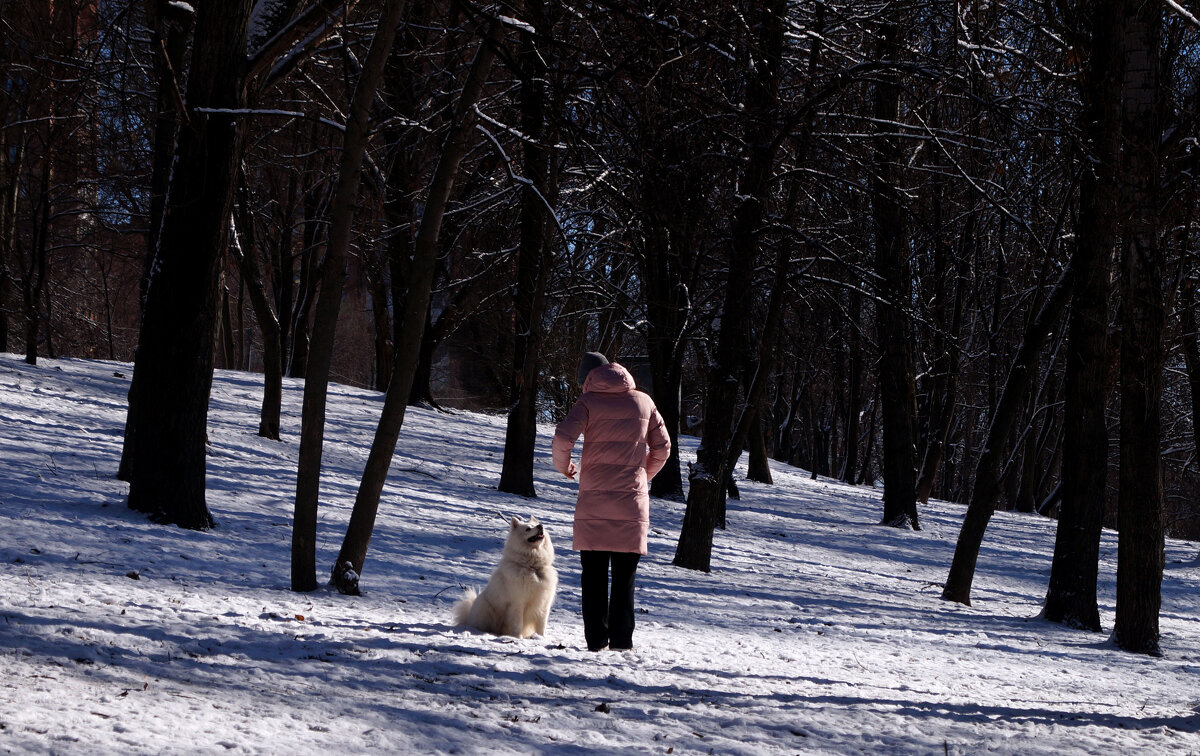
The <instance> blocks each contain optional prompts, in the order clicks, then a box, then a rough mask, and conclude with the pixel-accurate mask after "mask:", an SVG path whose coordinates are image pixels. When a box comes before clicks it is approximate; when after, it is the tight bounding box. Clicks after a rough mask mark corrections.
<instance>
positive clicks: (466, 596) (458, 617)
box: [454, 588, 478, 625]
mask: <svg viewBox="0 0 1200 756" xmlns="http://www.w3.org/2000/svg"><path fill="white" fill-rule="evenodd" d="M477 595H478V593H477V592H476V591H475V589H474V588H467V589H466V590H464V591H463V597H462V598H460V599H459V600H458V601H456V602H454V624H456V625H465V624H467V617H469V616H471V606H472V605H474V604H475V597H476V596H477Z"/></svg>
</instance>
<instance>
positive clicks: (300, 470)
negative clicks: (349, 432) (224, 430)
mask: <svg viewBox="0 0 1200 756" xmlns="http://www.w3.org/2000/svg"><path fill="white" fill-rule="evenodd" d="M404 5H405V0H387V2H386V3H385V5H384V8H383V11H382V13H381V14H380V17H379V24H378V26H377V27H376V30H375V36H374V37H373V38H372V39H371V47H370V50H369V51H368V52H367V59H366V62H365V63H364V64H363V68H362V72H361V73H360V74H359V78H358V83H357V84H356V85H355V87H354V95H353V98H352V101H351V105H350V113H349V118H348V120H347V122H346V133H345V137H344V141H343V146H342V157H341V164H340V166H339V169H338V178H337V187H336V189H335V190H334V195H333V205H332V207H331V209H330V231H329V243H328V245H327V248H326V252H325V262H324V266H325V267H324V270H323V271H322V277H321V293H320V295H319V296H318V297H317V304H316V308H317V309H316V321H315V322H314V323H313V330H312V342H311V344H310V351H309V355H308V365H307V373H306V378H305V382H304V408H303V415H302V418H301V429H300V454H299V462H298V463H297V469H296V501H295V514H294V516H293V520H292V590H293V591H311V590H315V589H316V588H317V578H316V548H317V505H318V500H319V498H320V483H321V456H322V451H323V442H324V438H325V404H326V391H327V390H328V387H329V369H330V363H331V362H332V358H333V340H334V334H335V332H336V331H337V320H338V312H339V311H340V309H341V303H342V285H343V283H344V282H345V277H346V271H345V267H346V256H347V252H348V250H349V247H350V239H351V235H352V233H353V225H354V206H355V202H356V200H357V199H358V187H359V184H360V182H361V179H362V164H363V155H364V153H365V152H366V147H367V139H368V137H369V135H370V134H369V129H368V121H369V118H370V114H371V107H372V105H373V104H374V100H375V91H376V89H377V88H378V86H379V80H380V79H381V78H382V76H383V66H384V64H385V63H386V62H387V57H388V54H389V52H390V50H391V47H392V41H393V40H394V39H395V36H396V26H397V24H398V23H399V21H400V16H401V13H402V12H403V10H404Z"/></svg>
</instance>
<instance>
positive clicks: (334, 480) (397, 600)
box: [0, 355, 1200, 756]
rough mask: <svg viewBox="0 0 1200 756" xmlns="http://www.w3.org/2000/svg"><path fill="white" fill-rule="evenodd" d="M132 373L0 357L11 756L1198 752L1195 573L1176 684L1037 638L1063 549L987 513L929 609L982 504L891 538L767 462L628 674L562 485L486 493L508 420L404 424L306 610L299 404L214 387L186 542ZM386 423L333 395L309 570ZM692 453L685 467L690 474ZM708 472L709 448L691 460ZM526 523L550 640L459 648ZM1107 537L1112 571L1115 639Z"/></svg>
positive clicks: (1105, 643) (1108, 597)
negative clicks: (140, 496) (131, 476)
mask: <svg viewBox="0 0 1200 756" xmlns="http://www.w3.org/2000/svg"><path fill="white" fill-rule="evenodd" d="M130 374H131V368H130V367H129V366H128V365H124V364H118V363H109V362H94V361H77V360H62V361H51V360H43V361H42V362H41V363H40V364H39V366H38V367H36V368H30V367H28V366H26V365H25V364H24V363H22V362H21V361H20V360H19V358H18V357H16V356H13V355H0V470H2V474H0V616H2V618H3V620H2V622H0V668H2V671H0V750H2V751H4V752H12V753H27V752H32V753H115V752H121V753H193V752H199V753H204V752H208V753H225V752H234V753H237V752H250V753H258V752H264V753H317V752H326V753H360V752H396V753H407V752H416V753H522V754H524V753H554V754H559V753H563V754H591V753H595V754H607V753H629V752H635V753H664V754H669V753H675V754H683V753H718V754H730V753H736V754H774V753H814V754H851V753H898V754H907V753H914V754H976V753H995V754H1022V755H1023V756H1028V755H1029V754H1062V753H1093V754H1104V755H1105V756H1110V755H1111V754H1116V753H1119V754H1133V753H1147V754H1149V753H1153V754H1200V591H1198V589H1200V556H1198V549H1200V547H1198V546H1197V544H1195V543H1186V542H1176V541H1172V542H1169V543H1168V544H1167V569H1166V574H1165V576H1164V585H1163V607H1162V631H1163V647H1164V650H1165V652H1166V656H1165V658H1160V659H1154V658H1146V657H1142V656H1134V655H1130V654H1126V653H1124V652H1122V651H1120V650H1118V649H1116V648H1115V647H1114V646H1113V645H1112V644H1111V643H1110V642H1109V640H1108V637H1107V635H1106V634H1094V633H1085V632H1080V631H1076V630H1070V629H1066V628H1063V627H1060V626H1058V625H1055V624H1051V623H1047V622H1044V621H1042V620H1040V619H1039V618H1038V616H1037V615H1038V611H1039V608H1040V603H1041V599H1042V596H1043V595H1044V592H1045V585H1046V579H1047V574H1048V570H1049V566H1050V555H1051V551H1052V547H1053V539H1054V523H1053V522H1051V521H1048V520H1044V519H1041V518H1038V517H1035V516H1027V515H1014V514H1004V513H1001V514H998V515H997V516H996V517H995V519H994V520H993V522H992V525H991V528H990V529H989V531H988V535H987V540H986V542H985V547H984V550H983V553H982V554H981V556H980V562H979V571H978V575H977V577H976V580H975V590H974V599H975V606H974V607H971V608H968V607H963V606H959V605H956V604H949V603H946V602H943V601H941V600H940V598H939V593H940V587H939V583H940V582H941V581H942V580H943V579H944V578H945V574H946V570H947V568H948V565H949V563H950V557H951V554H952V552H953V548H954V541H955V538H956V537H957V533H958V525H959V522H960V520H961V517H962V513H963V509H962V508H961V507H959V506H954V505H947V504H942V503H931V504H930V505H929V506H928V507H925V508H924V509H923V511H922V515H923V518H924V520H923V524H924V526H925V530H923V531H921V532H915V533H914V532H902V531H897V530H893V529H890V528H885V527H880V526H878V525H877V524H876V523H877V521H878V520H879V518H880V513H881V511H882V508H881V504H880V497H879V492H878V491H875V490H870V489H860V488H851V487H847V486H844V485H840V484H837V483H833V482H830V481H828V480H817V481H813V480H810V479H809V476H808V475H807V473H805V472H804V471H801V470H796V469H791V468H788V467H784V466H776V467H775V468H774V474H775V478H776V484H775V485H774V486H762V485H757V484H751V483H742V484H741V488H742V500H741V501H740V502H731V509H730V513H729V529H728V530H727V531H722V532H718V533H717V537H716V542H715V546H714V560H713V571H712V573H711V574H703V573H697V572H691V571H686V570H681V569H678V568H675V567H673V566H672V565H671V558H672V556H673V555H674V548H675V540H676V537H677V535H678V531H679V524H680V521H681V519H682V515H683V505H682V504H679V503H674V502H666V501H655V502H654V503H653V508H652V519H653V523H652V535H651V545H650V549H651V554H650V556H649V557H647V558H645V559H644V560H643V562H642V567H641V569H640V570H639V585H638V594H637V602H638V606H639V609H640V612H641V613H640V614H639V617H638V622H639V624H638V629H637V632H636V634H635V638H634V641H635V644H636V649H635V650H634V651H632V652H602V653H598V654H594V653H589V652H588V651H586V650H585V649H584V647H583V632H582V622H581V620H580V617H579V612H578V604H579V595H578V577H579V571H578V563H577V560H576V558H575V557H574V554H573V553H572V552H571V551H570V523H571V509H572V505H573V496H574V489H573V486H574V484H573V483H572V482H570V481H568V480H566V479H565V478H562V477H560V476H557V474H556V473H554V471H553V469H552V468H551V466H550V463H549V448H548V442H549V437H550V432H551V429H550V428H545V429H543V433H542V437H541V439H540V444H539V447H538V465H537V485H538V493H539V498H537V499H535V500H526V499H522V498H519V497H513V496H508V495H504V494H500V493H498V492H497V491H496V488H495V486H496V482H497V480H498V479H499V471H500V462H501V459H502V446H503V439H504V423H503V420H502V419H501V418H497V417H489V416H485V415H478V414H469V413H458V414H439V413H435V412H431V411H422V410H414V411H410V413H409V415H408V419H407V421H406V424H405V428H404V431H403V433H402V434H401V439H400V446H399V450H398V452H397V455H396V458H395V460H394V463H393V467H392V475H391V478H390V481H389V484H388V486H387V488H386V489H385V491H384V497H383V504H382V506H381V510H380V514H379V520H378V523H377V526H376V529H375V536H374V539H373V541H372V544H371V552H370V554H369V555H368V561H367V564H366V567H365V569H364V574H363V589H364V592H365V593H364V595H363V596H361V597H355V598H351V597H345V596H340V595H338V594H337V593H336V592H331V591H330V590H327V589H325V590H320V591H317V592H315V593H311V594H297V593H292V592H291V591H289V590H288V575H289V544H290V537H291V528H290V517H291V507H292V496H293V491H294V476H295V459H296V446H297V436H298V432H299V406H300V399H301V389H300V387H299V385H298V384H295V383H289V384H288V385H287V387H286V395H285V410H284V423H285V425H284V436H285V439H284V441H283V442H272V441H267V440H264V439H260V438H258V437H257V436H256V435H255V429H256V428H257V424H258V423H257V411H258V406H259V401H260V396H261V389H260V384H259V379H258V377H257V376H253V375H247V374H241V373H219V374H218V376H217V379H216V384H215V387H214V392H213V401H212V411H211V415H210V426H209V439H210V442H211V446H210V450H209V451H210V453H209V458H208V470H209V495H208V501H209V506H210V508H211V510H212V512H213V515H214V516H215V518H216V520H217V523H218V527H217V529H216V530H214V531H212V532H208V533H195V532H189V531H183V530H180V529H178V528H174V527H163V526H159V525H154V524H151V523H149V522H148V521H146V520H145V519H144V518H143V517H142V516H141V515H139V514H137V513H134V512H132V511H130V510H128V509H127V508H126V507H125V506H124V495H125V486H124V484H122V483H120V482H119V481H117V480H116V479H115V478H114V477H113V474H114V472H115V469H116V465H117V461H118V457H119V453H120V444H121V434H122V425H123V422H124V406H125V393H126V391H127V389H128V382H129V376H130ZM380 404H381V400H380V397H379V395H377V394H374V393H372V392H369V391H365V390H358V389H351V388H345V387H340V386H334V387H331V396H330V405H329V412H330V415H329V422H328V425H327V433H326V439H327V441H326V451H325V461H326V462H325V473H324V477H323V480H322V485H323V494H322V510H321V515H320V530H319V553H318V560H319V562H320V565H321V570H322V571H324V570H325V569H326V568H327V565H328V564H329V563H330V562H331V561H332V559H333V557H334V555H335V554H336V551H337V548H338V546H339V545H340V542H341V537H342V534H343V532H344V526H345V523H346V520H347V517H348V514H349V507H350V505H351V503H352V501H353V497H354V492H355V490H356V487H357V479H358V475H359V473H360V470H361V466H362V464H363V462H364V460H365V458H366V454H367V450H368V446H369V444H370V442H371V437H372V434H373V431H374V423H375V420H376V417H377V414H378V410H379V407H380ZM688 451H689V453H690V448H689V450H688ZM685 456H690V454H685ZM497 512H504V513H510V514H519V515H522V516H524V515H526V514H529V513H533V514H536V515H537V516H538V517H539V518H540V519H542V520H543V521H544V522H546V523H547V527H548V529H549V532H550V533H551V535H552V537H553V538H554V540H555V542H556V545H557V548H558V557H559V559H558V566H559V572H560V581H561V586H560V590H559V595H558V601H557V603H556V605H555V607H554V610H553V612H552V613H551V619H550V625H549V629H548V632H547V637H545V638H533V639H529V640H515V639H511V638H494V637H491V636H485V635H479V634H474V633H471V632H465V631H462V630H459V629H456V628H454V627H452V626H451V625H450V619H449V614H450V607H451V605H452V603H453V601H454V599H456V598H457V596H458V595H459V593H460V586H463V585H482V584H483V583H484V582H485V581H486V579H487V576H488V574H489V572H490V570H491V567H492V565H493V564H494V563H495V560H496V558H497V555H498V552H499V547H500V544H501V538H502V536H503V533H504V527H505V526H504V523H503V522H501V520H500V519H499V517H498V515H497ZM1115 560H1116V539H1115V537H1114V535H1113V534H1112V533H1105V536H1104V542H1103V545H1102V566H1101V570H1102V575H1101V580H1102V585H1101V590H1102V601H1103V605H1102V607H1101V610H1102V617H1103V619H1104V621H1105V624H1106V626H1109V627H1111V624H1112V618H1113V596H1114V574H1115Z"/></svg>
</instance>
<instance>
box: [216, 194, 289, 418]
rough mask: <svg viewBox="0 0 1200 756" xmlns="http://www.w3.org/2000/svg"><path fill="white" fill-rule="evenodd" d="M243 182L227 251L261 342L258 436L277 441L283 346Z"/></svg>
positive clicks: (248, 196) (281, 399)
mask: <svg viewBox="0 0 1200 756" xmlns="http://www.w3.org/2000/svg"><path fill="white" fill-rule="evenodd" d="M242 178H243V182H242V183H241V184H240V185H239V187H238V203H237V207H236V209H235V211H234V214H233V217H234V236H233V243H232V244H230V245H229V248H230V249H231V250H232V252H233V256H234V261H235V262H236V263H237V264H238V269H239V270H240V271H241V275H242V282H243V284H244V285H245V286H246V290H247V292H248V293H249V295H250V306H251V307H252V308H254V318H255V320H257V321H258V327H259V330H261V331H262V340H263V400H262V408H261V409H260V411H259V421H258V435H260V436H262V437H263V438H269V439H271V440H273V441H278V440H279V418H280V414H281V409H282V404H283V348H282V347H283V343H282V336H281V334H280V328H279V316H278V315H277V314H276V311H275V308H274V307H273V306H272V304H271V298H270V296H269V295H268V294H267V289H266V285H265V284H264V283H263V274H262V270H261V269H260V268H259V266H258V257H257V255H258V252H257V248H258V245H257V243H256V241H255V235H254V219H253V218H252V217H251V215H250V205H249V203H250V190H249V187H247V186H246V185H245V182H244V178H245V176H244V175H243V177H242Z"/></svg>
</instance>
